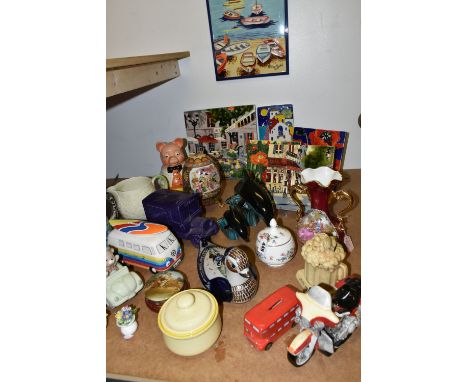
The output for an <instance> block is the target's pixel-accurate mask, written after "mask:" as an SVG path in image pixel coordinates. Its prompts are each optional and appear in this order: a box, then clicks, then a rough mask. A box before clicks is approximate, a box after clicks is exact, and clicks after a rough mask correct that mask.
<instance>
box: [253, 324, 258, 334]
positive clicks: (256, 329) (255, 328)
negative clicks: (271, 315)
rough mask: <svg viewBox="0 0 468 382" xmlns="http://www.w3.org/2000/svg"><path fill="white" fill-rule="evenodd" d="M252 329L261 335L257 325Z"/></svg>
mask: <svg viewBox="0 0 468 382" xmlns="http://www.w3.org/2000/svg"><path fill="white" fill-rule="evenodd" d="M252 328H253V329H254V330H255V331H256V332H257V333H260V330H258V328H257V327H256V326H255V325H252Z"/></svg>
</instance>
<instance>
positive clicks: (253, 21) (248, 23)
mask: <svg viewBox="0 0 468 382" xmlns="http://www.w3.org/2000/svg"><path fill="white" fill-rule="evenodd" d="M240 22H241V24H242V25H243V26H245V27H258V26H266V25H267V24H269V23H270V17H269V16H266V15H265V16H251V17H241V19H240Z"/></svg>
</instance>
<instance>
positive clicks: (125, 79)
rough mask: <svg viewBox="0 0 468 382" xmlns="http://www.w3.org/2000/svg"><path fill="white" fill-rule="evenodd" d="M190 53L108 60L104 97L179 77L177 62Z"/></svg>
mask: <svg viewBox="0 0 468 382" xmlns="http://www.w3.org/2000/svg"><path fill="white" fill-rule="evenodd" d="M189 56H190V52H187V51H186V52H176V53H165V54H156V55H150V56H135V57H121V58H109V59H107V60H106V61H107V62H106V96H107V97H111V96H114V95H116V94H121V93H125V92H128V91H130V90H135V89H139V88H143V87H146V86H150V85H155V86H156V85H158V84H161V83H163V82H166V81H169V80H171V79H173V78H176V77H179V75H180V70H179V61H178V60H180V59H182V58H186V57H189Z"/></svg>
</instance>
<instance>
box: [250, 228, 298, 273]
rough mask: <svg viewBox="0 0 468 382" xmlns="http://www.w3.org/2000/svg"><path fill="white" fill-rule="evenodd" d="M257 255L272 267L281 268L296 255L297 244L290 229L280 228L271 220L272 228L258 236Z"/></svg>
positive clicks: (266, 229) (264, 230)
mask: <svg viewBox="0 0 468 382" xmlns="http://www.w3.org/2000/svg"><path fill="white" fill-rule="evenodd" d="M256 253H257V256H258V258H259V259H260V260H261V261H262V262H264V263H265V264H267V265H269V266H270V267H281V266H282V265H284V264H286V263H287V262H288V261H290V260H291V259H292V258H293V257H294V255H295V254H296V243H295V241H294V238H293V236H292V234H291V232H290V231H289V230H288V229H286V228H284V227H279V226H278V223H277V222H276V220H275V219H271V221H270V227H267V228H265V229H263V230H261V231H260V232H259V233H258V235H257V242H256Z"/></svg>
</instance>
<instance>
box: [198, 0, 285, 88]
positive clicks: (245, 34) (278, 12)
mask: <svg viewBox="0 0 468 382" xmlns="http://www.w3.org/2000/svg"><path fill="white" fill-rule="evenodd" d="M206 6H207V10H208V22H209V25H210V38H211V49H212V55H213V63H214V69H215V76H216V81H225V80H234V79H242V78H252V77H265V76H275V75H286V74H289V42H288V35H289V30H288V3H287V0H206Z"/></svg>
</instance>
